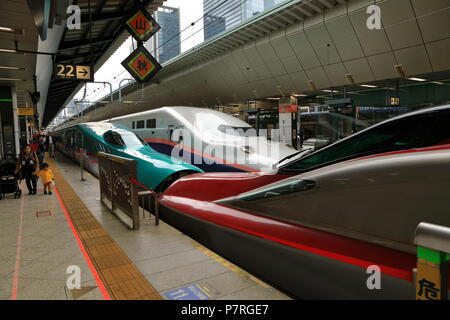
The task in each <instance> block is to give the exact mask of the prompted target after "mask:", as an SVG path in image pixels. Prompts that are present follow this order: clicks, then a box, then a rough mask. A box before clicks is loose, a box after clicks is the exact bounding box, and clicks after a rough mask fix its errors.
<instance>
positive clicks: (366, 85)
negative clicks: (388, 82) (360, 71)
mask: <svg viewBox="0 0 450 320" xmlns="http://www.w3.org/2000/svg"><path fill="white" fill-rule="evenodd" d="M359 86H360V87H364V88H378V87H377V86H374V85H373V84H360V85H359Z"/></svg>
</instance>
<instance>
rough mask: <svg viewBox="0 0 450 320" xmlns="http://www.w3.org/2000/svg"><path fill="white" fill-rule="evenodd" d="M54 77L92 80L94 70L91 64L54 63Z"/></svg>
mask: <svg viewBox="0 0 450 320" xmlns="http://www.w3.org/2000/svg"><path fill="white" fill-rule="evenodd" d="M54 78H55V79H61V80H77V81H79V80H83V81H94V70H93V67H92V66H84V65H74V64H61V63H58V64H56V65H55V73H54Z"/></svg>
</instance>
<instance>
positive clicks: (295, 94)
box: [292, 93, 308, 97]
mask: <svg viewBox="0 0 450 320" xmlns="http://www.w3.org/2000/svg"><path fill="white" fill-rule="evenodd" d="M292 95H293V96H294V97H307V96H308V95H307V94H302V93H293V94H292Z"/></svg>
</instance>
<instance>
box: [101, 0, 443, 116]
mask: <svg viewBox="0 0 450 320" xmlns="http://www.w3.org/2000/svg"><path fill="white" fill-rule="evenodd" d="M373 3H374V2H373V0H370V1H369V0H349V1H345V2H344V1H336V0H323V1H318V0H314V1H295V2H294V3H293V2H288V3H287V5H285V6H281V7H279V8H278V9H277V10H274V11H271V12H269V13H267V14H266V15H264V16H262V17H260V18H258V19H257V20H256V21H254V20H251V21H249V22H248V23H246V24H244V25H242V26H241V27H239V28H237V29H233V30H230V31H229V32H227V33H225V34H224V35H222V36H220V37H218V38H216V39H212V40H211V41H208V42H205V43H204V44H202V45H200V46H198V47H196V48H194V50H190V51H189V52H188V53H185V54H183V55H181V56H179V57H178V58H176V59H174V60H171V61H169V62H167V63H166V64H165V65H164V69H163V70H162V71H161V72H160V73H159V74H158V75H157V76H156V78H155V83H151V84H148V85H146V87H145V89H144V92H143V93H142V92H141V90H140V89H139V87H137V88H136V86H135V87H134V89H133V86H132V85H131V86H130V87H129V88H128V91H125V92H126V93H127V94H125V95H124V96H125V98H124V100H127V101H130V102H132V101H134V102H136V103H135V104H133V105H130V106H128V107H127V108H126V109H124V108H123V105H122V106H121V105H120V104H118V103H116V104H113V105H107V107H104V108H102V109H104V110H103V111H101V112H97V113H96V117H95V118H96V119H97V120H98V119H101V114H102V113H103V117H104V118H109V117H111V116H118V115H121V114H123V113H124V112H127V113H130V112H138V111H142V110H147V109H151V108H157V107H161V106H165V105H193V106H199V107H203V106H205V107H206V106H214V105H226V104H230V103H239V102H245V101H246V100H248V99H253V98H254V99H261V98H264V97H271V96H272V97H273V96H282V95H289V94H294V93H298V94H301V93H306V94H309V93H314V92H320V90H322V89H329V88H332V87H334V88H336V87H340V86H344V85H347V86H350V88H349V89H350V90H352V89H356V88H358V85H359V84H366V83H374V85H377V86H383V85H385V84H386V80H387V79H395V78H398V77H399V76H401V73H399V71H398V69H400V70H401V72H403V73H404V79H402V80H401V81H400V82H401V84H408V83H414V82H413V81H411V80H409V79H407V78H408V77H413V76H415V75H426V76H433V75H436V74H441V73H442V74H444V75H445V74H446V73H445V71H447V70H450V59H449V58H448V52H450V6H449V1H448V0H428V1H422V0H383V1H376V3H377V4H378V5H379V6H380V8H381V15H382V23H383V28H382V29H380V30H369V29H368V28H367V24H366V22H367V19H368V14H367V12H366V10H367V6H368V5H371V4H373ZM395 66H400V68H397V69H396V68H395ZM346 75H351V79H352V80H349V77H347V76H346ZM447 79H448V78H447ZM352 86H354V88H352ZM360 89H361V88H360ZM322 94H323V92H322ZM142 96H143V97H144V100H145V102H139V101H140V100H141V97H142ZM124 110H126V111H124ZM104 118H103V119H104Z"/></svg>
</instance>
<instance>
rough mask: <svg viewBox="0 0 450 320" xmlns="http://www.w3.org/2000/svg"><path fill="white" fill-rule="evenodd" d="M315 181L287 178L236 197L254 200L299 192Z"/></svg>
mask: <svg viewBox="0 0 450 320" xmlns="http://www.w3.org/2000/svg"><path fill="white" fill-rule="evenodd" d="M314 186H315V182H314V181H311V180H299V179H288V180H284V181H281V182H277V183H276V184H275V185H272V186H270V187H267V188H264V189H259V190H258V191H250V192H248V193H244V194H242V195H239V196H238V197H237V199H238V200H244V201H256V200H261V199H267V198H272V197H277V196H282V195H285V194H288V193H293V192H300V191H306V190H309V189H312V188H313V187H314Z"/></svg>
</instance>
